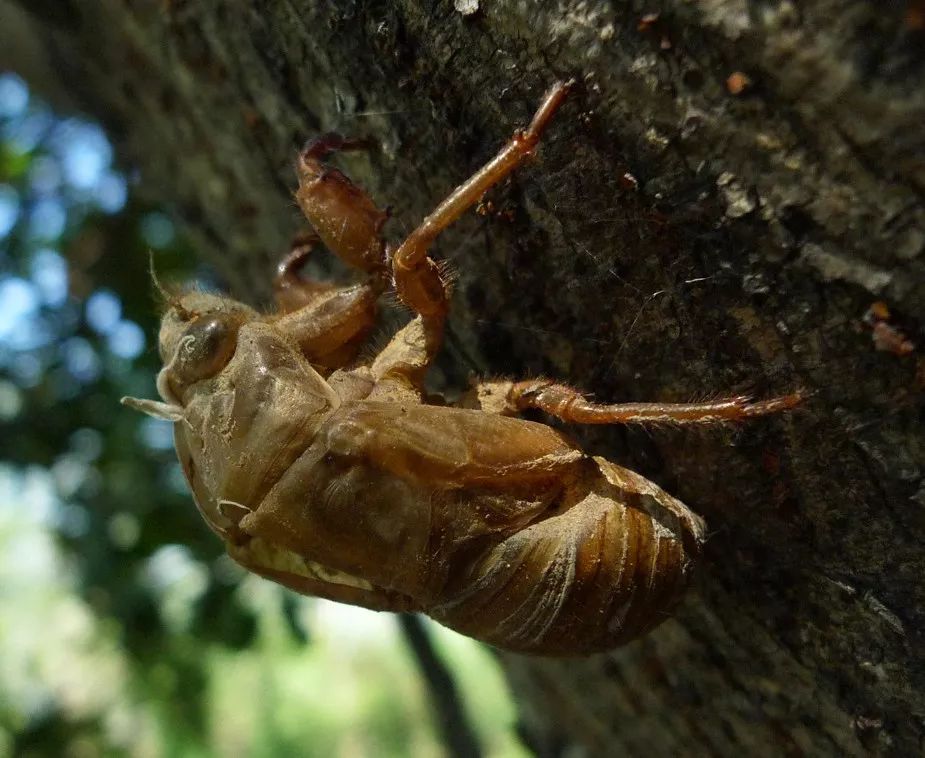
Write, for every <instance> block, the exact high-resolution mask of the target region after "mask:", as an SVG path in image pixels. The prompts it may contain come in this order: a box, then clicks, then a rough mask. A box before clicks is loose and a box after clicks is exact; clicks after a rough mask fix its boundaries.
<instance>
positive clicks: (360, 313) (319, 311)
mask: <svg viewBox="0 0 925 758" xmlns="http://www.w3.org/2000/svg"><path fill="white" fill-rule="evenodd" d="M317 242H318V237H316V236H314V235H307V236H303V237H300V238H297V239H296V240H295V241H294V243H293V248H292V252H290V253H289V255H287V256H286V257H285V258H284V259H283V261H282V262H281V263H280V264H279V268H278V269H277V274H276V278H275V280H274V291H275V295H276V301H277V304H278V305H279V307H280V311H281V312H282V314H283V315H281V316H279V317H278V319H277V321H276V326H277V327H278V328H279V329H281V330H282V331H284V332H286V333H287V334H289V335H290V336H291V337H292V338H293V339H294V340H295V341H296V342H297V343H298V344H299V346H300V347H301V348H302V352H303V354H304V355H305V357H306V358H308V360H309V362H311V363H312V364H314V365H315V366H316V367H318V368H320V369H335V368H340V367H341V366H344V365H346V364H347V363H349V362H350V361H351V360H352V359H353V358H354V357H355V356H356V354H357V352H358V351H359V349H360V347H361V346H362V344H363V342H364V340H365V339H366V337H368V336H369V333H370V331H371V330H372V329H373V327H374V326H375V319H376V301H377V299H378V297H379V295H380V294H381V292H382V284H381V282H375V281H374V282H372V283H369V284H358V285H354V286H352V287H335V286H334V285H332V284H327V283H324V282H315V281H311V280H307V279H302V278H301V277H300V276H299V275H298V269H299V267H300V266H301V265H302V264H303V263H304V262H305V260H306V259H307V258H308V256H309V254H310V253H311V251H312V248H313V247H314V245H315V243H317Z"/></svg>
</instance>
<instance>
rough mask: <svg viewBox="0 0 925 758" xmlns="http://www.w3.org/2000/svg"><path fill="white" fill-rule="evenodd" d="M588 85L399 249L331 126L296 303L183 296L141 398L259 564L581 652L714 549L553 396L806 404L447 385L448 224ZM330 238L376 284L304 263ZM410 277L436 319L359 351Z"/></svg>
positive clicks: (334, 591)
mask: <svg viewBox="0 0 925 758" xmlns="http://www.w3.org/2000/svg"><path fill="white" fill-rule="evenodd" d="M571 86H572V85H571V83H559V84H556V85H555V86H554V87H553V88H552V89H551V90H550V91H549V92H548V93H547V95H546V97H545V98H544V100H543V102H542V104H541V105H540V108H539V110H538V111H537V112H536V114H535V115H534V117H533V120H532V122H531V123H530V125H529V126H528V128H527V129H525V130H521V131H518V132H517V133H516V134H515V135H514V137H513V138H512V139H511V140H510V141H509V142H508V143H507V144H506V145H505V146H504V147H503V148H502V149H501V151H500V152H499V153H498V155H497V156H495V158H493V159H492V160H491V161H489V163H488V164H486V165H485V166H484V167H483V168H481V169H480V170H479V171H477V172H476V173H475V174H474V175H473V176H472V177H471V178H470V179H469V180H467V181H466V182H464V183H463V184H462V185H460V186H459V187H458V188H457V189H456V190H455V191H454V192H453V193H452V194H451V195H450V196H449V197H448V198H447V199H446V200H445V201H444V202H443V203H441V204H440V205H439V206H438V207H437V208H436V209H435V210H434V212H433V213H432V214H431V215H430V216H428V217H427V218H426V219H425V220H424V221H423V222H422V224H421V226H420V227H419V228H418V229H416V230H415V231H414V232H412V233H411V234H410V235H409V236H408V237H407V238H406V239H405V240H404V242H402V243H401V244H400V245H398V246H397V247H395V248H392V247H390V246H389V245H388V244H387V243H386V242H384V241H383V240H382V239H381V238H380V236H379V235H380V231H381V227H382V224H383V221H384V219H385V215H384V214H382V212H381V211H379V210H378V208H377V207H376V205H375V204H374V203H373V202H372V200H371V199H370V198H369V197H368V196H366V195H365V194H364V193H363V192H362V190H360V189H359V188H358V187H356V186H355V185H354V184H352V183H351V182H350V180H349V179H348V178H347V177H346V176H344V175H343V174H342V173H340V172H336V171H332V170H330V169H328V168H326V166H325V164H323V163H322V159H323V158H325V157H327V156H328V155H329V154H330V153H332V152H334V151H336V150H339V149H351V148H357V147H360V143H356V142H353V141H350V140H344V139H343V138H341V137H337V136H336V135H325V136H324V137H322V138H319V139H318V140H316V141H314V142H312V143H310V144H309V145H308V146H307V147H306V148H305V150H304V151H303V154H302V156H301V158H300V161H299V177H300V188H299V192H298V193H297V198H298V201H299V203H300V205H301V207H302V209H303V211H304V212H305V215H306V217H307V218H308V220H309V221H310V222H311V224H312V226H313V227H314V228H315V229H316V230H317V232H318V235H319V236H318V237H315V236H312V235H308V236H302V237H300V238H299V241H298V244H297V245H296V246H295V247H294V250H293V252H292V253H291V254H290V255H289V256H288V257H287V258H286V259H285V260H284V262H283V264H282V265H281V266H280V268H279V271H278V274H277V280H276V292H277V296H278V298H277V299H278V305H279V310H278V311H277V312H275V313H272V314H269V315H266V314H261V313H259V312H257V311H255V310H253V309H251V308H250V307H248V306H246V305H244V304H242V303H239V302H237V301H235V300H232V299H230V298H225V297H220V296H217V295H207V294H202V293H188V294H185V295H168V296H167V303H168V307H167V310H166V313H165V315H164V318H163V324H162V328H161V333H160V345H159V346H160V352H161V357H162V359H163V361H164V368H163V369H162V371H161V372H160V374H159V375H158V379H157V389H158V392H159V394H160V396H161V401H154V400H138V399H135V398H125V399H124V401H123V402H125V403H126V404H127V405H130V406H132V407H134V408H136V409H138V410H141V411H143V412H145V413H148V414H150V415H153V416H157V417H159V418H165V419H169V420H170V421H172V422H173V423H174V440H175V445H176V450H177V455H178V457H179V459H180V463H181V465H182V467H183V471H184V473H185V475H186V479H187V481H188V482H189V485H190V488H191V489H192V492H193V498H194V500H195V501H196V504H197V506H198V508H199V510H200V511H201V513H202V515H203V517H204V519H205V521H206V522H207V524H208V525H209V526H210V527H211V529H212V530H213V531H214V532H215V533H216V534H218V535H219V537H221V538H222V539H223V540H224V541H225V544H226V547H227V549H228V552H229V554H230V555H231V556H232V558H234V559H235V560H236V561H238V562H239V563H240V564H241V565H243V566H245V567H246V568H247V569H249V570H251V571H254V572H256V573H258V574H261V575H263V576H265V577H268V578H270V579H272V580H274V581H276V582H279V583H280V584H283V585H285V586H287V587H289V588H291V589H293V590H295V591H297V592H301V593H304V594H308V595H315V596H318V597H323V598H329V599H332V600H338V601H342V602H347V603H353V604H355V605H360V606H364V607H367V608H372V609H376V610H391V611H420V612H423V613H427V614H429V615H430V616H432V617H433V618H434V619H436V620H438V621H440V622H441V623H443V624H446V625H447V626H449V627H451V628H453V629H456V630H458V631H460V632H462V633H464V634H468V635H470V636H473V637H475V638H477V639H481V640H484V641H486V642H489V643H491V644H493V645H496V646H498V647H502V648H506V649H509V650H514V651H520V652H526V653H536V654H546V655H581V654H587V653H591V652H596V651H601V650H606V649H608V648H610V647H613V646H615V645H618V644H620V643H622V642H625V641H627V640H629V639H632V638H633V637H635V636H637V635H639V634H642V633H643V632H645V631H647V630H649V629H651V628H652V627H654V626H656V625H657V624H659V623H660V622H661V621H663V620H664V619H665V618H667V616H668V615H669V613H670V612H671V609H672V608H673V607H674V606H675V604H676V603H677V601H678V599H679V598H680V597H681V595H682V593H683V590H684V588H685V586H686V585H687V582H688V579H689V577H690V574H691V571H692V569H693V567H694V565H695V564H696V561H697V559H698V557H699V555H700V552H701V547H702V543H703V538H704V526H703V522H702V521H701V520H700V518H698V517H697V516H696V515H695V514H694V513H692V512H691V511H690V510H689V509H688V508H687V507H686V506H684V505H683V504H682V503H681V502H679V501H678V500H676V499H674V498H673V497H671V496H670V495H668V494H667V493H666V492H664V491H663V490H662V489H660V488H659V487H658V486H656V485H655V484H653V483H652V482H650V481H648V480H646V479H645V478H643V477H642V476H640V475H639V474H636V473H634V472H632V471H630V470H628V469H625V468H622V467H620V466H618V465H616V464H614V463H611V462H610V461H607V460H605V459H604V458H599V457H590V456H588V455H585V454H584V453H582V451H581V450H579V449H578V448H577V447H576V446H575V445H574V444H573V443H572V442H570V441H569V440H568V439H566V438H565V437H564V436H563V435H562V434H560V433H559V432H558V431H556V430H555V429H553V428H552V427H551V426H548V425H546V424H541V423H537V422H533V421H527V420H524V419H521V418H517V417H516V416H517V414H518V413H519V412H520V411H522V410H524V409H526V408H536V409H540V410H542V411H545V412H546V413H549V414H551V415H553V416H557V417H558V418H560V419H562V420H564V421H570V422H579V423H627V422H633V423H646V422H650V421H656V422H664V421H672V422H676V423H698V422H710V421H717V420H730V419H744V418H749V417H752V416H757V415H762V414H766V413H772V412H775V411H779V410H783V409H786V408H790V407H792V406H793V405H795V404H796V403H797V402H799V399H800V397H799V395H798V394H794V395H789V396H786V397H782V398H776V399H773V400H767V401H762V402H758V403H752V402H750V401H749V400H748V399H747V398H743V397H735V398H730V399H728V400H720V401H715V402H710V403H701V404H684V405H672V404H661V403H629V404H614V405H600V404H595V403H591V402H590V401H588V400H586V399H585V398H584V397H582V396H581V395H580V394H579V393H577V392H576V391H575V390H573V389H571V388H569V387H567V386H565V385H561V384H557V383H555V382H551V381H545V380H534V381H527V382H507V381H487V382H482V383H480V384H478V385H477V386H476V387H475V388H474V389H473V390H472V391H470V392H469V393H467V394H466V395H465V396H464V397H463V399H462V400H461V401H460V403H458V405H457V406H456V407H450V406H447V405H445V404H440V403H434V399H433V397H432V396H430V395H428V394H427V393H426V392H425V389H424V379H425V375H426V372H427V369H428V367H429V366H430V364H431V362H432V361H433V358H434V356H435V354H436V352H437V350H438V349H439V347H440V342H441V338H442V334H443V326H444V323H445V320H446V316H447V313H448V310H449V300H448V288H447V286H446V282H445V281H444V280H443V273H442V269H441V267H440V266H438V265H437V264H435V263H434V262H433V261H432V260H431V258H430V257H429V254H428V251H429V246H430V244H431V243H432V242H433V240H434V239H435V237H436V236H437V234H438V233H439V232H440V231H441V230H442V229H443V228H445V227H446V226H448V225H449V224H451V223H452V222H453V221H454V220H455V219H456V218H458V217H459V216H460V215H461V214H462V213H463V212H464V211H465V210H466V209H468V208H471V207H472V206H474V205H475V204H476V203H477V202H478V201H479V199H480V198H481V196H482V195H483V194H484V192H485V191H486V190H487V189H488V188H489V187H491V186H492V185H493V184H496V183H497V182H499V181H500V180H502V179H503V178H504V177H505V176H507V175H508V174H510V173H511V172H512V171H513V170H514V169H515V168H516V167H517V166H518V165H520V164H521V163H522V162H523V161H524V160H525V159H526V158H527V157H529V156H530V155H531V154H532V152H533V151H534V150H535V149H536V147H537V145H538V142H539V137H540V134H541V133H542V132H543V130H544V129H545V127H546V126H547V124H548V122H549V120H550V119H551V117H552V115H553V114H554V113H555V111H556V110H557V109H558V107H559V106H560V105H561V103H562V101H563V99H564V98H565V96H566V94H567V93H568V91H569V90H570V88H571ZM319 241H323V242H324V243H325V245H326V247H327V248H328V249H329V250H330V251H331V252H333V253H334V254H336V255H339V256H340V257H341V258H342V259H343V260H344V261H346V262H347V263H349V264H350V265H353V266H355V267H357V268H358V269H360V270H361V271H363V272H365V274H366V277H367V280H366V281H365V282H364V283H362V284H359V285H355V286H353V287H335V286H333V285H329V284H324V283H319V282H311V281H307V280H304V279H302V278H301V277H300V276H299V274H298V271H297V269H298V268H299V267H300V266H301V264H302V263H303V262H304V260H305V258H306V257H307V256H308V255H309V254H310V253H311V251H312V248H313V247H314V245H315V244H316V243H317V242H319ZM390 282H392V283H394V286H395V290H396V292H397V294H398V297H399V298H400V299H401V300H402V302H404V303H405V305H407V306H408V307H409V308H410V309H411V310H412V311H414V312H415V314H416V315H415V317H414V318H413V320H411V321H410V322H409V323H408V324H407V325H406V326H405V327H404V328H403V329H401V330H400V331H399V332H398V333H397V334H396V335H395V336H394V338H393V339H392V341H391V342H390V343H389V344H388V345H387V346H386V347H385V348H384V349H383V350H382V351H381V352H380V353H379V354H378V355H377V356H376V357H375V358H374V359H373V360H372V361H369V362H363V361H362V360H359V359H358V358H357V355H358V350H359V348H360V346H361V345H362V344H363V342H364V340H365V338H366V337H367V335H368V334H369V331H370V329H371V328H372V325H373V324H374V318H375V304H376V300H377V298H378V297H379V295H380V294H381V293H382V292H383V290H384V289H385V288H386V286H387V285H388V284H389V283H390Z"/></svg>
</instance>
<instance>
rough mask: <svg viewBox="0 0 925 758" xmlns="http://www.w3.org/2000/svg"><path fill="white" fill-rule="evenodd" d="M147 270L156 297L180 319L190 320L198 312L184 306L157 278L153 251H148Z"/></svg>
mask: <svg viewBox="0 0 925 758" xmlns="http://www.w3.org/2000/svg"><path fill="white" fill-rule="evenodd" d="M148 271H149V273H150V274H151V283H152V284H153V285H154V289H155V291H156V292H157V295H158V298H159V299H160V300H161V302H163V303H165V304H166V305H167V307H168V308H169V309H170V310H172V311H174V312H175V313H176V314H177V316H179V318H180V320H182V321H191V320H192V319H193V318H195V317H196V316H197V315H198V314H197V313H196V312H195V311H191V310H189V308H186V307H185V306H184V305H183V303H182V302H181V301H180V298H179V297H177V295H175V294H174V293H172V292H171V291H170V290H168V289H167V287H165V286H164V284H163V283H162V282H161V280H160V279H159V278H158V275H157V270H156V269H155V267H154V251H148Z"/></svg>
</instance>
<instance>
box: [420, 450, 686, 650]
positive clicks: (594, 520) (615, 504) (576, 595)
mask: <svg viewBox="0 0 925 758" xmlns="http://www.w3.org/2000/svg"><path fill="white" fill-rule="evenodd" d="M595 463H596V464H597V465H596V468H594V469H592V473H591V475H590V477H589V479H590V481H587V480H586V481H582V482H579V483H578V485H577V486H576V487H575V488H570V489H569V491H567V492H566V493H565V495H564V500H565V502H563V503H562V504H560V506H559V508H557V509H556V511H555V512H554V515H551V516H549V517H548V518H545V519H543V520H541V521H538V522H536V523H534V524H532V525H530V526H529V527H527V528H525V529H523V530H521V531H519V532H517V533H516V534H514V535H513V536H511V537H508V538H507V539H505V540H504V541H502V542H500V543H499V544H497V545H495V546H494V547H493V548H491V549H490V550H489V551H488V552H487V553H485V554H483V555H482V556H481V557H480V558H479V559H477V560H476V561H474V562H473V563H472V565H471V568H470V569H469V571H468V572H467V574H468V575H467V577H466V580H465V583H464V584H463V585H462V589H461V590H460V591H459V592H457V593H455V595H454V596H453V597H452V598H451V599H450V600H449V601H448V602H445V603H442V604H441V605H440V606H438V607H437V608H433V609H431V611H430V614H431V615H432V616H433V617H434V618H436V619H437V620H438V621H440V622H441V623H443V624H446V625H447V626H450V627H451V628H454V629H457V630H458V631H460V632H462V633H464V634H468V635H470V636H473V637H476V638H478V639H482V640H484V641H486V642H489V643H491V644H495V645H497V646H499V647H503V648H506V649H509V650H515V651H519V652H525V653H535V654H540V655H543V654H546V655H584V654H588V653H593V652H597V651H602V650H607V649H610V648H612V647H614V646H616V645H619V644H622V643H624V642H627V641H629V640H631V639H633V638H634V637H637V636H639V635H640V634H642V633H644V632H646V631H648V630H649V629H651V628H653V627H654V626H656V625H657V624H659V623H660V622H661V621H663V620H664V619H665V618H667V617H668V615H669V613H670V611H671V609H672V608H673V606H674V605H675V604H676V603H677V601H678V600H679V598H680V596H681V594H682V592H683V590H684V588H685V587H686V585H687V582H688V578H689V574H690V571H691V569H692V567H693V564H694V562H695V561H696V559H697V558H698V557H699V554H700V549H701V545H702V541H703V523H702V521H700V519H699V518H698V517H697V516H695V515H694V514H692V513H691V512H690V511H689V510H688V509H687V507H686V506H684V505H683V504H682V503H680V502H679V501H678V500H675V499H674V498H672V497H671V496H670V495H668V494H667V493H665V492H664V491H662V490H661V489H659V488H658V487H657V486H656V485H654V484H652V483H651V482H649V481H648V480H646V479H644V478H643V477H641V476H639V475H638V474H634V473H633V472H630V471H628V470H626V469H622V468H620V467H619V466H616V465H614V464H612V463H610V462H608V461H606V460H603V459H595ZM570 498H571V499H572V500H573V503H574V504H570V503H569V502H568V501H569V499H570Z"/></svg>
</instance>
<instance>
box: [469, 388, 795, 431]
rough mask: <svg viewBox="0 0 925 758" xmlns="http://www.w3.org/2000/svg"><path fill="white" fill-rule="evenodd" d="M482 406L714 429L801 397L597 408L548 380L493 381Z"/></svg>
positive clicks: (483, 392) (573, 419)
mask: <svg viewBox="0 0 925 758" xmlns="http://www.w3.org/2000/svg"><path fill="white" fill-rule="evenodd" d="M475 393H476V395H477V397H478V402H479V405H480V406H484V410H490V411H493V412H495V413H501V414H504V415H514V414H516V413H518V412H520V411H523V410H526V409H528V408H536V409H537V410H541V411H543V412H544V413H548V414H549V415H550V416H555V417H556V418H559V419H562V420H563V421H566V422H568V423H572V424H660V423H670V424H711V423H717V422H723V421H743V420H745V419H749V418H755V417H757V416H766V415H768V414H771V413H777V412H779V411H785V410H789V409H791V408H794V407H796V406H797V405H799V404H800V403H801V402H802V401H803V395H802V394H801V393H800V392H794V393H791V394H789V395H783V396H781V397H775V398H770V399H768V400H758V401H752V400H751V398H749V397H747V396H745V395H738V396H736V397H730V398H725V399H722V400H711V401H709V402H705V403H613V404H606V403H592V402H591V401H590V400H588V399H587V398H586V397H585V396H584V395H582V394H581V393H580V392H578V390H575V389H573V388H571V387H568V386H567V385H564V384H557V383H556V382H552V381H549V380H546V379H532V380H528V381H524V382H508V381H488V382H482V383H480V384H479V385H477V387H476V390H475Z"/></svg>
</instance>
